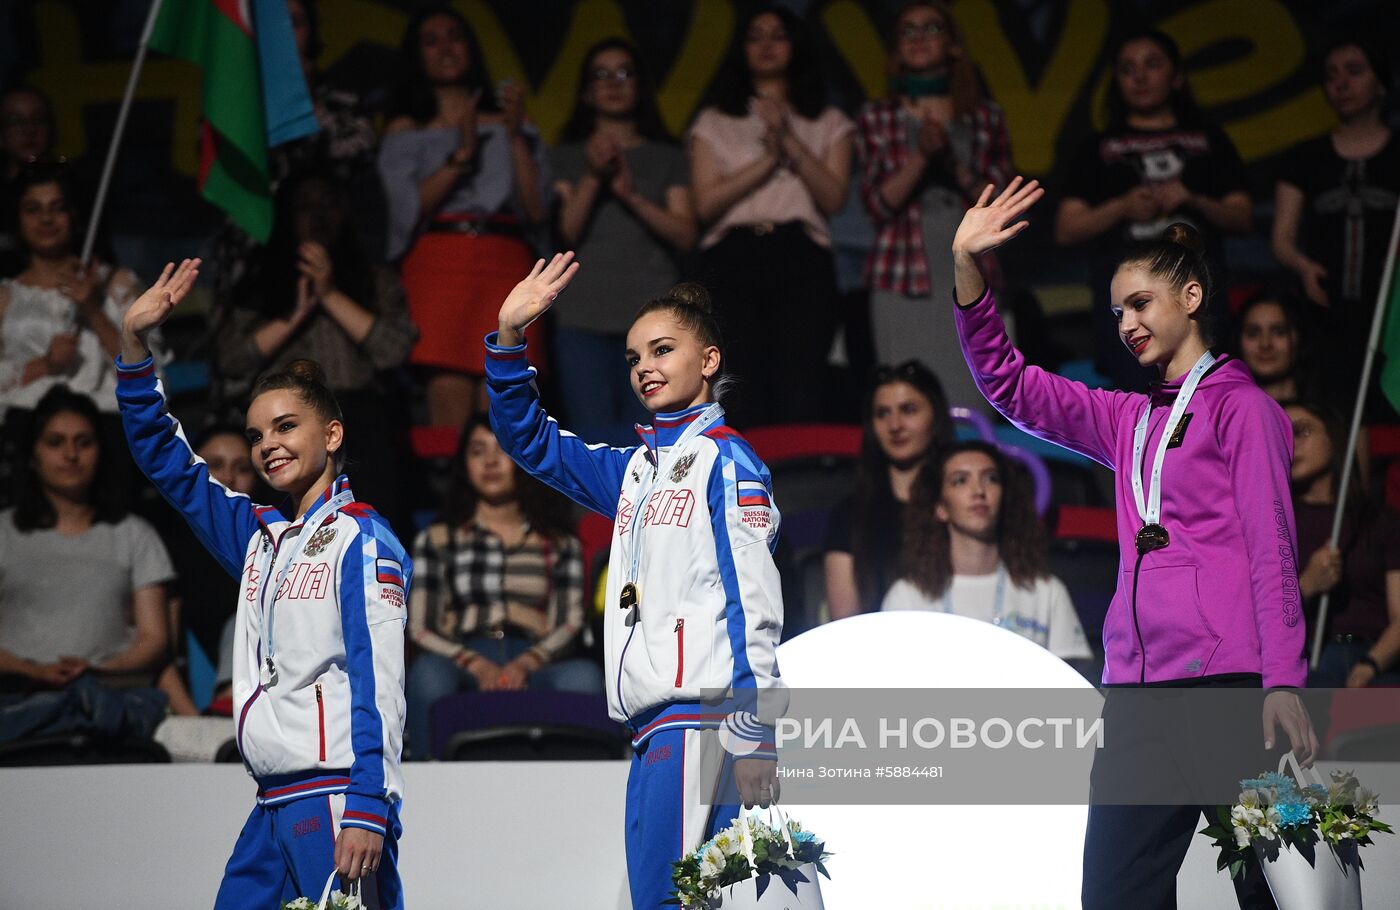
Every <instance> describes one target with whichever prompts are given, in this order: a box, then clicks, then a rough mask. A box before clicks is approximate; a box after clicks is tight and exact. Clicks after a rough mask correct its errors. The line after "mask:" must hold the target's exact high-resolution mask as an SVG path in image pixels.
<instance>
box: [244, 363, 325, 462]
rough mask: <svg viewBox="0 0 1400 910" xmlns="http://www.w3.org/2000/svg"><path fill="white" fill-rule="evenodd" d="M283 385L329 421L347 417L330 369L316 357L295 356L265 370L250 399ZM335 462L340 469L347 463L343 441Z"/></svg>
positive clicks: (323, 418)
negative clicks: (328, 383) (328, 375)
mask: <svg viewBox="0 0 1400 910" xmlns="http://www.w3.org/2000/svg"><path fill="white" fill-rule="evenodd" d="M282 389H289V390H291V391H293V392H296V394H297V397H298V398H300V399H301V401H302V403H303V404H305V405H306V406H307V407H309V408H311V409H312V410H313V411H315V412H316V415H317V416H318V417H320V418H321V419H322V420H324V421H326V422H327V423H329V422H330V421H332V420H339V421H341V422H342V423H343V422H344V420H345V418H344V417H342V416H341V413H340V403H339V402H337V401H336V400H335V393H333V392H332V391H331V390H330V389H329V388H328V387H327V386H326V373H325V371H324V370H322V369H321V365H320V364H319V363H317V362H316V361H314V360H305V359H302V360H293V361H292V362H291V363H289V364H287V365H286V366H284V367H281V368H279V369H276V370H272V371H269V372H267V373H264V374H262V375H261V376H259V377H258V379H257V381H256V382H254V383H253V391H252V393H251V394H250V395H249V396H248V402H249V404H251V403H252V402H254V401H256V400H257V398H258V396H259V395H262V394H264V393H266V392H275V391H279V390H282ZM334 462H335V469H336V471H340V470H341V469H342V468H344V466H345V444H344V443H343V442H342V443H341V446H340V448H339V449H336V451H335V455H334Z"/></svg>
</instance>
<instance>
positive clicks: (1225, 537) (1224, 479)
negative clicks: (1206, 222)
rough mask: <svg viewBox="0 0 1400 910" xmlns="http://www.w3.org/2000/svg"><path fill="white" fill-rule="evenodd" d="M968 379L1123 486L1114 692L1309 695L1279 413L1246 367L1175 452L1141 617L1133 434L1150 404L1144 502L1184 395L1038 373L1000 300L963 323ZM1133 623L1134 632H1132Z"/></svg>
mask: <svg viewBox="0 0 1400 910" xmlns="http://www.w3.org/2000/svg"><path fill="white" fill-rule="evenodd" d="M957 326H958V335H959V338H960V339H961V341H962V349H963V355H964V356H965V357H966V358H967V365H968V368H969V369H970V370H971V371H972V376H973V378H974V379H975V380H976V382H977V387H978V388H979V389H981V391H982V394H983V395H985V396H986V398H987V400H988V401H989V402H991V404H992V406H993V407H995V408H996V409H997V410H998V411H1000V412H1001V413H1002V414H1004V415H1006V417H1007V419H1009V420H1010V421H1011V422H1012V423H1014V424H1016V426H1018V427H1021V428H1022V429H1024V430H1025V431H1026V432H1028V433H1032V434H1034V435H1036V436H1039V437H1040V438H1041V439H1045V440H1048V441H1049V442H1053V443H1055V444H1056V445H1060V446H1064V447H1065V448H1067V449H1070V450H1072V451H1075V452H1079V453H1080V454H1082V455H1087V456H1088V457H1089V458H1092V459H1094V460H1095V461H1097V462H1099V463H1100V464H1102V465H1105V466H1106V467H1109V468H1112V469H1113V470H1114V472H1115V478H1116V480H1115V486H1116V490H1117V495H1116V500H1117V512H1118V545H1119V552H1120V554H1121V555H1120V558H1119V566H1118V586H1117V590H1116V591H1115V592H1114V595H1113V602H1112V603H1111V604H1110V605H1109V608H1108V616H1107V617H1106V618H1105V620H1104V629H1103V646H1104V656H1105V661H1104V672H1103V681H1104V683H1105V684H1122V683H1128V684H1135V683H1138V682H1140V681H1144V680H1145V681H1146V682H1149V683H1161V682H1168V681H1171V680H1186V679H1195V678H1199V677H1203V676H1220V675H1223V674H1231V673H1258V674H1260V675H1262V676H1263V681H1264V686H1265V687H1266V688H1272V687H1275V686H1302V685H1303V684H1304V681H1305V679H1306V675H1307V666H1306V663H1305V661H1304V659H1303V647H1304V639H1305V633H1304V623H1303V614H1302V612H1301V603H1302V600H1301V597H1300V595H1299V592H1298V577H1297V564H1296V562H1295V560H1294V555H1293V554H1294V540H1295V533H1294V527H1293V506H1292V501H1291V498H1290V493H1289V485H1288V474H1289V465H1290V464H1291V463H1292V461H1293V431H1292V427H1291V426H1290V425H1289V422H1288V418H1287V416H1286V415H1285V414H1284V412H1283V409H1282V408H1280V407H1279V406H1278V404H1277V403H1276V402H1275V401H1274V400H1273V399H1272V398H1270V397H1269V396H1268V395H1267V394H1265V393H1264V392H1263V391H1262V390H1261V389H1260V388H1258V386H1256V385H1255V384H1254V381H1253V380H1252V379H1251V378H1250V375H1249V371H1248V370H1246V369H1245V368H1244V366H1243V365H1241V364H1240V363H1239V362H1237V361H1235V360H1231V359H1229V358H1222V360H1221V361H1219V362H1218V363H1217V364H1216V366H1215V367H1213V368H1212V369H1211V370H1210V371H1209V372H1208V373H1207V374H1206V376H1205V378H1204V379H1202V380H1201V383H1200V385H1199V386H1198V387H1197V389H1196V393H1195V395H1194V396H1193V397H1192V398H1191V404H1190V406H1189V407H1188V408H1187V410H1186V414H1185V416H1183V418H1182V421H1183V423H1184V425H1185V432H1184V433H1179V434H1178V435H1179V436H1180V439H1179V442H1180V444H1179V445H1177V444H1176V442H1175V441H1174V442H1173V443H1172V446H1171V447H1170V448H1168V449H1167V455H1166V461H1165V463H1164V464H1163V467H1162V520H1161V523H1162V525H1163V526H1164V527H1166V529H1167V532H1168V534H1169V535H1170V538H1171V543H1170V544H1169V545H1168V546H1167V547H1166V548H1165V549H1161V550H1156V551H1154V552H1151V553H1148V554H1147V555H1146V557H1144V558H1143V560H1142V566H1141V568H1140V571H1139V575H1138V585H1137V609H1136V614H1137V615H1136V617H1134V615H1133V568H1134V564H1135V563H1136V562H1137V548H1136V546H1135V545H1134V539H1135V537H1136V535H1137V532H1138V529H1139V528H1140V527H1141V526H1142V521H1141V519H1140V518H1139V517H1138V513H1137V507H1136V505H1135V504H1134V500H1133V487H1132V463H1133V428H1134V427H1135V426H1136V424H1137V422H1138V420H1139V419H1140V418H1141V417H1142V412H1143V409H1144V408H1145V407H1147V405H1148V402H1149V400H1150V401H1151V404H1152V415H1151V417H1150V418H1149V419H1148V433H1147V444H1146V446H1145V449H1144V452H1145V454H1144V457H1143V461H1144V466H1143V470H1144V477H1143V493H1144V497H1145V496H1146V492H1147V486H1148V482H1149V480H1150V474H1151V470H1152V469H1151V462H1152V458H1153V456H1154V455H1155V454H1156V452H1157V442H1158V440H1159V439H1161V436H1162V431H1163V427H1164V425H1165V424H1166V422H1167V415H1168V413H1169V412H1170V410H1171V405H1172V403H1173V402H1174V400H1175V397H1176V392H1177V390H1178V389H1180V387H1181V383H1180V382H1173V383H1166V384H1164V385H1163V386H1161V387H1160V389H1158V390H1157V391H1155V392H1153V393H1152V394H1151V395H1150V396H1148V395H1142V394H1138V393H1130V392H1110V391H1103V390H1097V389H1090V388H1088V387H1086V386H1084V385H1082V384H1080V383H1077V382H1072V381H1070V380H1068V379H1065V378H1063V377H1061V376H1056V375H1054V374H1053V373H1048V372H1046V371H1045V370H1042V369H1040V368H1039V367H1035V366H1030V365H1028V364H1027V363H1026V360H1025V358H1024V357H1023V356H1021V352H1020V351H1018V350H1016V349H1015V348H1014V347H1012V345H1011V340H1010V339H1009V338H1007V337H1006V329H1005V327H1004V326H1003V325H1002V322H1001V317H1000V316H999V315H997V311H996V303H995V301H994V300H993V299H992V295H991V292H990V291H988V292H987V293H985V294H983V295H982V298H981V299H980V300H978V301H977V302H976V303H974V304H972V305H971V306H968V307H965V308H964V307H959V308H958V312H957ZM1135 619H1136V622H1135V621H1134V620H1135Z"/></svg>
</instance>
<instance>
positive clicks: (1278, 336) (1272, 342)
mask: <svg viewBox="0 0 1400 910" xmlns="http://www.w3.org/2000/svg"><path fill="white" fill-rule="evenodd" d="M1240 356H1241V357H1243V358H1244V363H1245V366H1247V367H1249V372H1251V373H1253V374H1254V379H1255V381H1257V382H1261V383H1268V382H1274V381H1276V380H1279V379H1282V378H1283V377H1285V376H1287V375H1288V373H1289V372H1290V371H1291V370H1292V369H1293V364H1294V361H1295V360H1296V359H1297V356H1298V332H1297V331H1296V330H1295V329H1294V328H1293V326H1291V325H1289V323H1288V315H1287V314H1286V313H1285V312H1284V311H1283V307H1282V306H1280V305H1279V304H1277V303H1274V302H1272V301H1268V302H1264V303H1256V304H1255V305H1254V306H1252V307H1250V308H1249V311H1248V312H1247V313H1245V316H1244V322H1243V324H1242V325H1241V326H1240Z"/></svg>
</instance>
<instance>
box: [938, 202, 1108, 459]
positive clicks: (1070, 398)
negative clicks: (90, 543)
mask: <svg viewBox="0 0 1400 910" xmlns="http://www.w3.org/2000/svg"><path fill="white" fill-rule="evenodd" d="M1043 193H1044V191H1043V190H1042V189H1041V188H1040V186H1039V184H1038V183H1037V182H1036V181H1034V180H1032V181H1031V182H1030V183H1026V184H1024V185H1023V184H1022V181H1021V178H1020V177H1017V178H1015V179H1014V180H1012V181H1011V183H1010V184H1009V185H1008V186H1007V187H1006V189H1004V190H1003V191H1002V192H1001V195H999V196H997V197H996V199H992V187H990V186H988V187H987V188H986V189H985V190H983V191H982V195H981V197H980V198H978V200H977V203H976V205H974V206H973V207H972V208H970V209H968V210H967V212H966V214H964V216H963V220H962V224H960V225H959V226H958V231H957V234H956V235H955V236H954V238H953V270H954V276H955V282H956V299H957V306H958V311H957V314H956V324H957V327H958V336H959V339H960V341H961V342H962V349H963V356H964V357H965V358H966V359H967V366H968V369H969V370H971V372H972V378H973V380H974V381H975V382H976V383H977V388H978V389H979V390H980V391H981V392H982V394H983V395H984V396H985V397H986V399H987V401H989V402H991V404H992V406H993V407H995V408H996V409H997V410H998V411H1000V412H1001V413H1002V414H1004V415H1005V416H1006V417H1007V419H1008V420H1010V421H1011V422H1012V423H1015V424H1016V425H1017V426H1019V427H1021V428H1022V429H1024V430H1026V432H1028V433H1032V434H1034V435H1035V436H1039V437H1040V438H1041V439H1045V440H1047V441H1049V442H1053V443H1055V444H1056V445H1061V446H1064V447H1065V448H1067V449H1071V450H1073V451H1075V452H1079V453H1081V454H1083V455H1087V456H1088V457H1090V458H1092V459H1094V460H1095V461H1097V462H1099V463H1100V464H1103V465H1106V466H1107V467H1110V468H1111V467H1113V466H1114V463H1113V457H1114V427H1115V420H1114V415H1115V412H1116V409H1117V408H1118V407H1121V406H1122V404H1123V403H1124V402H1126V401H1127V400H1128V399H1130V398H1131V396H1128V395H1127V394H1126V393H1115V392H1104V391H1100V390H1094V389H1089V388H1088V387H1086V386H1084V385H1082V384H1080V383H1077V382H1072V381H1070V380H1068V379H1065V378H1063V377H1061V376H1056V375H1054V374H1053V373H1049V372H1047V371H1045V370H1042V369H1040V368H1039V367H1035V366H1030V365H1028V364H1027V363H1026V358H1025V357H1024V356H1023V355H1022V354H1021V352H1020V351H1018V350H1016V348H1014V347H1013V346H1012V344H1011V339H1009V338H1008V337H1007V336H1006V328H1005V326H1003V325H1002V322H1001V317H1000V316H999V315H997V311H996V303H995V301H994V300H993V299H992V295H991V293H990V291H989V290H988V289H987V282H986V280H985V279H984V278H983V277H982V270H981V267H980V266H979V265H978V263H977V257H978V256H981V255H983V254H984V253H987V252H989V251H991V250H994V249H996V248H997V247H999V246H1001V245H1002V244H1003V243H1005V242H1006V241H1008V240H1010V239H1011V238H1012V237H1015V236H1016V235H1017V234H1019V233H1021V232H1022V231H1023V230H1025V229H1026V228H1027V227H1028V226H1029V224H1030V222H1028V221H1017V219H1018V218H1020V216H1021V215H1022V214H1024V213H1025V212H1026V210H1027V209H1029V208H1030V207H1031V206H1032V205H1034V204H1035V202H1036V200H1037V199H1039V198H1040V197H1041V195H1042V194H1043Z"/></svg>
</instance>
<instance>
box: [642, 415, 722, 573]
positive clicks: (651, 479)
mask: <svg viewBox="0 0 1400 910" xmlns="http://www.w3.org/2000/svg"><path fill="white" fill-rule="evenodd" d="M723 416H724V408H722V407H720V406H719V405H718V404H712V405H710V406H709V407H708V408H706V409H705V410H703V411H701V412H700V416H699V417H696V418H695V419H694V420H692V421H691V422H690V425H689V426H687V427H686V428H685V431H684V432H682V433H681V435H680V438H679V439H677V440H676V442H675V444H674V445H671V446H670V447H669V451H667V453H666V455H667V457H666V461H665V463H664V464H663V463H662V461H661V447H660V446H657V448H656V465H655V470H653V471H652V472H651V473H650V474H647V472H646V471H643V472H642V478H641V481H640V483H639V484H638V486H637V499H636V502H635V503H633V505H632V525H631V534H632V539H631V540H630V541H628V542H627V566H628V571H627V578H626V579H625V581H626V583H627V584H633V585H635V584H636V583H637V576H638V575H639V574H640V573H641V564H642V528H643V527H644V526H645V525H646V518H647V503H648V501H649V500H650V499H651V491H652V488H653V487H655V486H656V481H657V478H659V477H660V476H661V472H662V471H668V470H670V468H671V466H672V465H673V464H674V463H675V461H676V459H677V458H678V457H679V456H680V453H681V452H683V451H684V450H685V447H686V445H688V444H689V443H690V441H691V440H692V439H695V438H696V437H697V436H699V435H700V434H701V433H703V432H705V431H706V430H708V429H709V428H710V427H712V426H714V425H715V423H716V422H717V421H719V419H720V418H721V417H723Z"/></svg>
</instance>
